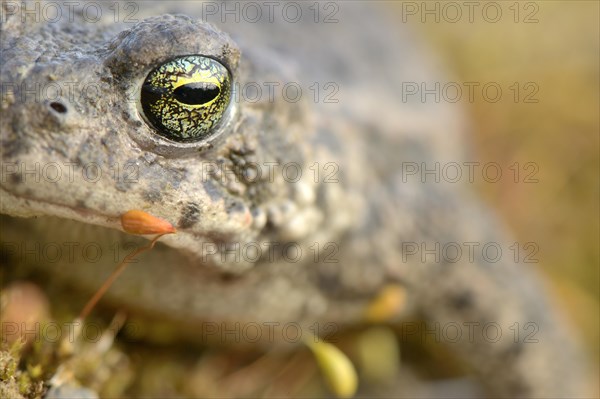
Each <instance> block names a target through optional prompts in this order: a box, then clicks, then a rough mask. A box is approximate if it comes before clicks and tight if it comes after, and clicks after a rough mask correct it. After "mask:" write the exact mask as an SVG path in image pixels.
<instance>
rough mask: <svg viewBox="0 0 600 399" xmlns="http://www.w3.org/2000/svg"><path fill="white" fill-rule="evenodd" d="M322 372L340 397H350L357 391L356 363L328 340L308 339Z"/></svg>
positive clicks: (307, 342)
mask: <svg viewBox="0 0 600 399" xmlns="http://www.w3.org/2000/svg"><path fill="white" fill-rule="evenodd" d="M305 342H306V345H308V347H309V348H310V349H311V350H312V352H313V354H314V355H315V358H316V359H317V364H318V365H319V367H320V368H321V372H322V373H323V376H324V377H325V380H326V381H327V384H328V385H329V387H330V388H331V390H332V392H333V393H334V394H335V395H336V396H337V397H338V398H350V397H352V396H354V394H355V393H356V388H357V387H358V377H357V375H356V370H355V369H354V365H353V364H352V362H351V361H350V359H348V357H347V356H346V355H345V354H344V353H343V352H342V351H340V350H339V349H338V348H336V347H335V346H333V345H332V344H329V343H327V342H321V341H311V340H306V341H305Z"/></svg>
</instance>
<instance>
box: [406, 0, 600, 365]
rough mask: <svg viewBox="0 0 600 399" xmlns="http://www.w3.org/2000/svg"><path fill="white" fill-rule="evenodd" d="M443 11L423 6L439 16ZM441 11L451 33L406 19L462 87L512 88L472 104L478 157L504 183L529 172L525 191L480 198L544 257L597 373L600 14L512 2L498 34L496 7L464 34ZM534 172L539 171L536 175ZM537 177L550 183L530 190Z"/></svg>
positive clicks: (502, 187) (450, 14)
mask: <svg viewBox="0 0 600 399" xmlns="http://www.w3.org/2000/svg"><path fill="white" fill-rule="evenodd" d="M434 3H438V2H429V3H420V2H419V3H415V4H418V5H419V6H420V7H423V4H427V6H428V7H429V8H430V9H435V4H434ZM439 3H440V5H439V7H440V11H439V13H438V14H439V16H440V18H439V22H437V21H435V15H434V14H431V15H426V14H423V10H422V9H420V10H416V14H415V15H411V14H412V13H413V12H415V10H412V9H408V10H407V8H406V7H407V5H406V4H404V9H403V8H402V5H401V3H400V2H399V3H398V4H397V5H396V11H397V12H398V13H399V20H402V19H401V18H404V21H406V23H407V24H409V25H411V26H413V28H415V29H418V30H419V31H421V32H423V33H424V34H425V36H426V37H427V39H428V40H429V41H430V43H431V44H432V45H433V46H434V50H435V52H436V53H438V54H439V55H440V57H442V59H443V61H444V62H446V63H447V64H448V66H449V68H450V70H451V71H452V72H453V73H454V74H455V77H456V79H457V81H458V82H481V83H482V84H483V83H485V82H497V83H498V84H499V85H500V87H502V88H503V96H502V98H501V99H500V100H499V101H498V102H495V103H492V102H490V101H486V100H485V99H484V98H483V97H482V96H481V95H477V93H478V92H477V91H475V93H476V95H475V96H474V97H473V101H472V102H470V101H467V100H466V99H465V100H464V101H463V102H464V103H465V105H466V107H467V109H468V111H469V113H470V118H471V120H472V122H473V130H472V132H471V134H472V140H473V144H474V152H475V155H474V157H475V160H477V161H479V162H482V163H485V162H497V163H499V164H500V165H502V168H503V171H504V172H506V168H507V167H509V166H510V165H514V164H515V162H518V163H519V168H520V171H521V176H520V179H519V182H518V183H515V182H514V180H513V179H512V177H513V176H511V178H507V179H504V178H503V179H501V180H500V181H499V182H498V183H486V182H485V181H484V180H483V179H476V186H477V189H478V190H479V192H480V193H481V195H482V196H483V197H484V198H485V199H486V200H487V202H488V203H490V204H491V205H492V206H493V207H495V208H496V209H497V210H498V211H499V212H500V213H501V214H502V216H503V219H504V220H505V221H506V222H507V223H508V224H509V226H510V228H511V229H512V231H513V233H514V235H515V237H516V240H517V241H519V242H522V243H525V242H535V243H537V245H539V252H537V254H536V255H535V257H536V258H537V259H538V260H539V263H537V264H531V266H532V267H537V268H539V269H541V270H542V271H543V272H544V273H545V274H546V275H547V276H548V277H549V280H550V281H551V286H552V287H553V288H554V289H555V291H556V295H557V296H558V298H559V299H560V301H561V302H562V303H563V304H564V306H565V309H566V311H567V313H568V315H569V317H570V318H571V321H572V323H574V325H575V326H576V327H577V328H578V329H579V330H580V331H581V334H582V337H583V339H584V340H585V342H586V343H587V346H588V348H589V351H590V352H591V353H592V354H593V359H594V360H595V361H596V362H597V361H598V358H599V350H600V346H599V345H600V337H599V321H598V320H599V314H600V311H599V310H600V309H599V300H598V298H599V294H600V292H599V264H600V261H599V259H598V254H599V247H598V246H599V244H598V243H599V241H600V238H599V220H600V215H599V203H600V202H599V190H598V187H599V173H598V172H599V170H600V166H599V147H600V143H599V132H600V127H599V109H600V107H599V100H598V93H599V85H600V82H599V65H598V63H599V59H600V56H599V48H600V47H599V43H598V41H599V37H600V34H599V3H598V2H596V1H538V2H519V3H517V2H514V3H513V2H510V4H509V2H500V3H502V7H501V10H502V12H503V15H502V18H499V20H498V21H497V22H490V21H493V20H494V19H495V15H494V12H493V11H494V8H493V7H490V8H489V10H488V15H487V18H488V20H487V21H486V19H485V18H484V17H483V13H482V10H483V9H484V8H485V4H486V2H482V3H480V8H479V9H475V10H474V12H473V18H472V20H473V22H470V21H469V15H468V13H467V11H468V10H467V8H465V7H463V8H462V12H463V15H462V18H461V19H460V20H458V21H457V22H452V21H453V20H454V19H456V18H455V15H456V14H455V12H454V10H453V9H452V8H450V7H449V8H446V10H445V11H444V2H439ZM492 3H494V2H492ZM457 4H461V3H460V2H458V3H457ZM407 11H408V13H407ZM423 18H424V19H425V22H423ZM515 82H516V83H518V86H517V87H515V86H513V88H512V89H509V87H510V86H511V85H513V84H514V83H515ZM527 83H532V84H530V85H529V86H525V85H526V84H527ZM507 89H508V90H507ZM517 90H520V92H519V93H518V97H515V93H517ZM479 94H481V93H480V92H479ZM528 96H529V97H528ZM536 100H537V101H536ZM528 162H533V163H535V165H536V166H528V169H527V170H525V169H524V165H525V164H526V163H528ZM529 174H531V177H533V178H534V179H537V180H538V181H537V182H531V183H526V182H524V180H525V178H526V176H527V175H529Z"/></svg>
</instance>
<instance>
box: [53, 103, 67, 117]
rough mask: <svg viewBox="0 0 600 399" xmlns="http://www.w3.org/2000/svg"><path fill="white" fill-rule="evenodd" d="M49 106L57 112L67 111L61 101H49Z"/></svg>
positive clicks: (63, 112)
mask: <svg viewBox="0 0 600 399" xmlns="http://www.w3.org/2000/svg"><path fill="white" fill-rule="evenodd" d="M50 108H52V109H53V110H55V111H56V112H58V113H59V114H66V113H67V107H65V105H64V104H63V103H60V102H57V101H54V102H51V103H50Z"/></svg>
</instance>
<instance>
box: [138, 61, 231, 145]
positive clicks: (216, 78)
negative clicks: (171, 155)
mask: <svg viewBox="0 0 600 399" xmlns="http://www.w3.org/2000/svg"><path fill="white" fill-rule="evenodd" d="M230 97H231V75H230V73H229V70H228V69H227V68H226V67H225V66H224V65H222V64H221V63H219V62H218V61H216V60H214V59H212V58H208V57H204V56H201V55H188V56H184V57H179V58H175V59H173V60H170V61H168V62H165V63H164V64H162V65H160V66H158V67H157V68H156V69H154V70H152V71H151V72H150V73H149V74H148V77H147V78H146V80H145V81H144V84H143V86H142V90H141V96H140V105H141V107H142V111H143V114H144V116H145V118H146V121H147V122H148V123H149V124H150V125H151V126H152V127H154V129H155V130H156V132H157V133H158V134H159V135H161V136H162V137H164V138H167V139H169V140H173V141H176V142H180V143H189V142H195V141H200V140H203V139H206V138H208V137H209V136H210V135H211V132H212V131H213V130H214V129H215V127H216V126H217V125H218V124H219V122H220V121H221V119H222V118H223V115H224V114H225V110H226V109H227V106H228V105H229V100H230Z"/></svg>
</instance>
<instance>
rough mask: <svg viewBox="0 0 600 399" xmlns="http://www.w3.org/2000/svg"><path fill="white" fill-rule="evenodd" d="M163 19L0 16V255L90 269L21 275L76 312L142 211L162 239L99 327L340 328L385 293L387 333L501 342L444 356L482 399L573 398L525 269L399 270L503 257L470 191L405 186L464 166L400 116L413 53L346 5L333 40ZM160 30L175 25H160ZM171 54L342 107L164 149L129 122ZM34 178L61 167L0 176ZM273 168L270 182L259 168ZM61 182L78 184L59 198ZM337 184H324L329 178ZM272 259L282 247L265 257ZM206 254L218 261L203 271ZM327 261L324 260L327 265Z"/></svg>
mask: <svg viewBox="0 0 600 399" xmlns="http://www.w3.org/2000/svg"><path fill="white" fill-rule="evenodd" d="M165 7H168V8H170V9H168V10H152V9H151V7H150V4H142V6H141V8H140V10H141V11H140V13H139V14H137V15H136V17H140V19H142V18H141V17H146V15H142V14H147V16H148V18H147V19H143V20H141V21H140V22H138V23H115V22H114V21H112V20H111V18H105V19H103V20H102V21H100V22H98V23H88V22H86V21H84V19H83V18H82V16H81V15H80V14H78V13H76V14H75V20H74V21H73V22H69V21H67V20H66V18H63V19H65V20H64V21H63V20H61V21H59V22H51V23H47V22H39V23H31V22H29V23H25V24H23V23H21V21H20V19H19V16H17V17H12V16H11V15H10V14H6V16H7V20H6V21H3V22H2V38H1V39H2V42H1V48H2V66H1V68H2V69H1V80H2V85H3V101H2V118H1V124H0V127H1V145H2V150H1V151H2V163H3V175H2V181H1V182H0V188H1V195H2V201H1V203H2V207H1V211H2V213H3V214H4V215H8V216H11V217H6V216H4V217H3V219H2V222H3V226H2V239H3V242H4V244H3V245H4V246H5V248H6V243H12V244H14V243H23V242H25V241H27V242H29V243H31V242H42V243H43V242H75V243H77V244H76V245H80V247H81V246H84V245H85V244H88V243H90V242H97V243H100V244H101V246H102V248H104V249H105V251H104V252H103V256H102V257H101V259H100V260H98V261H96V262H94V263H93V264H91V265H84V264H85V263H86V260H85V259H83V258H82V257H81V251H75V258H74V259H66V258H68V257H66V256H65V257H62V258H61V261H59V262H56V263H48V262H47V263H43V262H40V261H34V262H31V261H30V262H27V261H22V260H21V262H22V263H29V264H31V263H33V264H34V266H35V267H39V268H41V269H42V270H45V271H46V272H47V273H48V275H49V276H50V277H51V279H53V280H61V281H68V282H71V283H74V284H75V285H76V286H78V287H80V288H81V290H82V291H87V292H90V293H91V292H93V291H94V290H95V289H96V288H97V287H98V285H99V284H100V283H101V281H103V279H104V278H105V277H106V276H107V274H108V273H109V271H110V270H111V268H112V267H114V259H113V258H114V251H110V250H108V248H113V247H111V245H112V244H114V243H115V242H116V243H118V244H119V245H125V243H127V242H130V241H132V238H131V236H129V235H126V234H124V233H122V232H121V230H122V229H121V226H120V223H119V217H120V215H121V214H123V213H124V212H126V211H128V210H130V209H141V210H144V211H146V212H149V213H151V214H152V215H155V216H157V217H161V218H163V219H165V220H168V221H170V222H171V223H173V224H174V225H175V226H176V228H177V229H178V232H177V234H175V235H172V236H166V237H164V238H163V239H161V242H162V243H163V244H164V245H159V246H158V247H157V248H156V249H155V250H154V251H153V252H151V253H149V254H148V255H146V256H144V257H142V258H141V261H140V263H138V264H135V265H132V266H130V268H129V269H128V270H127V272H126V273H124V274H123V276H122V277H121V278H120V279H119V281H118V282H117V283H116V284H115V285H114V286H113V287H112V288H111V289H110V291H109V293H108V294H107V298H106V301H107V303H110V304H112V305H113V306H118V307H120V308H123V307H124V308H127V309H129V310H130V311H132V312H138V313H140V314H146V315H149V316H153V317H155V318H159V319H161V320H166V321H169V322H170V323H173V324H174V325H180V326H182V328H184V326H193V325H196V326H197V325H198V324H194V323H201V322H202V321H203V320H213V321H229V322H235V321H241V322H253V321H258V322H285V321H295V322H299V323H302V324H303V325H305V326H308V325H311V324H312V323H314V322H321V323H324V322H335V323H338V325H340V326H344V325H353V324H360V323H362V322H364V311H365V308H366V306H368V304H369V303H370V302H371V301H372V300H373V299H374V298H375V297H376V296H377V294H378V292H380V291H381V290H382V288H383V287H384V286H386V285H387V284H391V283H398V284H401V285H402V286H404V287H406V290H407V293H408V301H407V304H406V306H405V309H404V311H403V312H402V314H399V315H398V316H397V318H398V319H402V318H403V317H406V316H407V315H411V314H419V315H421V316H423V317H425V319H426V320H428V321H430V322H432V323H440V325H442V326H443V325H445V323H451V322H454V323H458V324H459V325H461V326H463V325H464V324H463V323H469V322H475V323H480V324H479V326H482V325H485V324H486V323H488V322H496V323H498V324H499V325H500V326H501V328H502V331H503V333H504V334H503V336H502V338H501V339H500V340H499V341H498V342H494V343H492V342H491V341H490V340H483V339H481V336H482V335H481V329H480V328H479V327H477V328H475V330H474V332H475V333H474V336H475V339H474V340H471V342H469V339H468V334H467V331H468V329H467V328H466V327H465V329H463V332H464V334H463V340H462V341H461V342H459V343H451V344H448V346H449V347H450V348H451V349H452V350H453V351H456V353H457V356H459V357H460V358H461V359H462V360H464V362H465V363H466V364H468V365H469V366H470V367H472V369H473V370H475V374H476V375H477V377H478V379H479V380H480V381H481V383H482V384H483V385H484V386H485V387H486V389H487V390H489V392H490V395H492V396H494V397H499V396H529V397H543V396H552V397H573V396H576V395H579V394H581V393H582V392H583V391H582V389H583V386H582V379H583V367H582V361H581V359H579V358H578V356H577V350H576V345H575V344H574V339H573V337H572V336H571V335H569V334H568V333H566V332H565V327H564V326H563V324H564V321H563V320H562V319H560V317H559V316H558V315H557V312H556V311H555V310H554V308H553V306H552V305H551V304H550V303H549V302H548V300H547V296H546V294H545V291H544V288H543V287H542V286H541V284H540V282H539V281H538V276H537V275H536V274H535V273H534V272H533V271H532V270H531V268H530V266H529V265H527V264H516V263H513V262H512V261H511V259H512V254H511V256H503V257H502V259H501V261H500V262H497V263H489V262H486V261H485V260H484V259H483V258H482V256H481V252H480V251H476V252H475V259H474V261H473V262H470V261H467V259H466V258H465V257H463V258H461V261H460V262H457V263H449V262H444V261H443V260H442V261H438V262H435V261H433V259H432V257H428V258H427V259H426V260H427V261H428V262H422V261H421V259H420V257H419V256H412V257H407V258H406V259H405V258H403V256H402V243H403V242H417V243H421V242H427V243H428V247H429V248H431V247H432V246H433V245H434V243H435V242H439V243H440V244H441V245H442V246H443V245H444V244H445V243H448V242H456V243H459V244H460V243H465V242H478V243H482V244H483V243H486V242H497V243H499V244H500V245H501V247H502V248H505V249H506V248H508V246H510V245H511V243H510V241H509V239H508V238H507V236H506V235H505V234H504V232H503V229H502V226H501V225H500V224H499V223H498V222H497V221H496V220H495V218H494V216H493V215H492V213H491V212H490V211H489V210H487V209H486V208H485V207H484V206H483V205H482V204H481V203H479V202H478V201H477V200H476V199H474V198H472V197H471V195H470V194H469V192H468V191H469V190H468V187H464V186H463V185H449V184H443V183H440V184H435V183H434V184H431V183H426V184H423V183H420V182H418V181H417V180H416V179H411V180H409V183H405V182H403V181H402V162H428V165H431V164H432V163H433V162H436V161H438V162H445V161H456V162H460V161H462V160H463V159H464V155H463V151H464V149H465V148H466V145H465V142H464V141H463V138H462V137H461V134H462V131H463V130H464V129H465V126H466V124H465V123H464V121H463V118H462V115H461V113H460V110H459V109H458V108H456V107H454V106H453V105H451V104H444V103H427V104H423V103H421V102H420V99H418V98H417V99H412V98H411V100H410V101H402V97H401V83H402V82H403V81H407V82H423V81H427V82H435V81H439V80H440V79H439V78H438V76H440V75H439V74H438V73H437V72H436V71H435V70H434V68H432V67H430V65H432V64H433V63H432V61H431V59H429V58H428V57H427V56H425V55H424V54H423V51H422V50H421V49H420V48H421V47H420V46H421V45H420V44H419V42H418V40H417V39H416V38H414V37H412V36H411V35H410V34H409V33H408V32H406V31H404V30H400V29H397V28H394V27H393V24H391V23H390V21H387V20H386V19H385V18H384V17H382V16H381V15H379V13H377V12H375V11H374V10H372V9H370V8H364V9H363V8H361V7H362V6H360V5H358V4H354V5H353V6H351V5H348V4H343V5H341V13H340V16H339V18H340V22H339V23H338V24H329V25H328V24H314V23H312V22H311V21H308V22H306V21H303V22H300V23H299V24H290V23H286V22H284V21H282V22H279V23H277V22H276V23H265V24H248V23H243V22H242V23H239V24H235V23H234V24H229V25H227V24H225V25H224V26H222V27H220V28H216V27H214V26H212V25H210V24H207V23H204V22H202V21H201V20H200V19H195V18H192V17H190V16H188V15H193V13H194V12H198V10H199V9H200V8H199V7H197V6H194V5H193V4H191V3H190V2H183V3H182V4H180V5H167V6H165ZM184 8H185V9H184ZM355 8H357V9H355ZM5 11H6V10H5ZM11 11H12V10H11ZM175 11H182V12H184V13H186V14H188V15H183V14H162V13H163V12H175ZM305 11H306V9H305ZM17 15H18V13H17ZM360 21H373V23H369V24H361V23H360ZM357 26H361V28H360V29H358V28H356V27H357ZM225 31H227V32H230V33H231V35H232V36H233V37H235V39H236V40H235V41H234V40H232V39H231V38H230V37H229V36H228V35H227V34H226V33H224V32H225ZM240 49H241V50H240ZM188 54H201V55H204V56H210V57H213V58H215V59H217V60H219V61H221V62H222V63H223V64H224V65H226V66H227V67H228V68H229V69H230V71H231V72H232V73H233V76H234V80H235V81H236V82H237V83H238V84H239V85H240V86H241V87H244V84H247V83H248V82H258V83H259V84H260V85H261V86H262V84H263V83H264V82H280V83H281V85H280V86H279V87H282V86H283V84H285V83H286V82H300V83H301V85H302V86H303V88H304V89H305V90H306V87H308V86H309V85H310V84H311V83H312V82H315V81H316V82H320V83H321V84H322V83H324V82H328V81H332V82H335V83H337V84H338V86H339V88H340V91H339V94H338V95H337V98H338V99H339V103H338V104H324V103H322V102H318V103H315V102H314V101H312V94H313V93H312V92H307V91H305V92H304V94H305V95H304V96H303V97H302V99H301V100H300V101H298V102H291V101H286V100H285V99H284V98H283V97H282V95H281V90H275V96H274V99H272V101H271V99H269V98H268V96H267V95H266V93H265V91H263V96H262V97H261V99H260V100H259V101H257V102H249V101H244V100H243V99H242V100H239V101H235V100H234V101H233V102H232V104H231V105H230V108H229V110H228V113H227V115H226V116H225V117H224V119H223V123H222V124H221V126H220V127H219V128H218V130H217V131H215V133H214V135H213V136H212V137H211V138H210V139H208V140H207V141H205V142H202V143H199V144H198V143H196V144H194V143H186V144H185V145H182V144H175V143H170V142H168V141H166V140H164V139H162V138H160V137H159V136H158V135H156V134H155V132H154V131H153V130H152V128H151V127H150V126H148V125H147V124H146V123H145V121H144V119H143V118H142V117H141V115H140V112H139V104H138V99H137V98H136V95H137V93H139V86H140V84H141V82H143V80H144V79H145V77H146V76H147V74H148V72H149V71H150V70H151V69H153V68H155V67H156V66H157V65H159V64H160V63H162V62H164V61H166V60H169V59H172V58H173V57H176V56H179V55H188ZM69 82H75V83H69ZM12 84H14V86H12ZM34 84H39V85H41V86H39V87H48V86H49V85H51V84H58V85H60V87H62V88H63V95H62V97H60V98H58V99H55V100H53V101H54V102H57V103H60V104H62V105H63V106H64V108H65V110H66V111H65V112H59V111H57V110H56V109H55V108H56V105H55V106H54V107H55V108H53V107H52V106H51V102H52V101H51V100H48V99H47V98H46V97H44V96H43V95H40V98H38V99H36V98H32V93H31V92H29V93H26V92H24V91H23V87H24V86H23V85H27V87H28V88H31V87H32V85H34ZM69 85H71V86H69ZM9 87H11V88H12V87H14V90H12V89H11V90H12V92H11V90H8V92H7V91H6V89H4V88H9ZM68 87H73V95H72V96H69V95H68V93H66V90H65V88H68ZM89 87H94V89H89ZM262 87H264V86H262ZM37 92H38V93H40V90H37ZM58 108H60V107H58ZM51 162H55V163H56V164H57V165H63V175H62V178H59V179H57V181H50V179H47V178H46V179H44V178H41V179H39V180H37V181H36V180H35V179H32V178H30V177H31V175H29V176H27V175H25V174H24V173H22V170H23V169H21V172H19V171H17V172H14V173H13V170H12V169H6V168H12V167H13V166H9V165H14V164H17V165H19V166H21V168H23V167H24V166H25V165H29V168H33V166H32V165H34V164H35V163H38V164H39V165H40V171H41V168H43V167H44V166H45V165H47V164H48V163H51ZM273 162H274V163H277V165H278V166H276V167H274V168H273V169H269V166H267V165H272V164H270V163H273ZM315 162H316V163H318V165H320V168H321V173H320V175H319V178H318V179H315V178H314V168H311V166H312V165H314V164H315ZM92 163H93V164H95V165H97V166H98V167H99V169H100V170H101V172H102V174H101V177H100V179H99V180H98V181H93V182H92V181H86V180H85V179H83V178H82V169H83V168H84V167H86V165H90V164H92ZM292 163H294V165H299V166H300V169H301V171H302V178H301V179H300V180H299V181H297V182H295V181H294V182H292V181H291V179H288V180H287V181H286V179H284V178H283V172H282V165H286V164H292ZM249 164H258V165H261V166H262V169H261V170H262V172H263V173H262V174H263V177H265V178H263V179H262V180H256V181H254V180H253V181H248V179H247V178H246V177H247V176H248V173H251V172H252V171H253V170H252V169H249V166H248V165H249ZM69 165H72V166H69ZM117 165H118V168H119V169H118V170H119V171H118V173H116V175H117V176H115V166H117ZM215 165H216V166H215ZM327 165H329V166H327ZM93 167H94V168H95V166H93ZM69 168H71V170H72V171H73V170H74V173H73V176H74V177H73V179H71V178H67V177H66V174H67V173H68V171H69ZM269 171H270V172H272V173H271V174H272V177H273V178H272V179H271V178H270V175H269V173H267V172H269ZM332 171H333V175H332V176H330V177H333V178H335V179H337V182H335V181H333V182H332V181H331V180H329V179H328V176H329V175H328V173H332ZM91 172H94V171H91ZM288 172H290V173H292V172H293V170H288ZM291 176H293V174H291ZM249 243H256V244H258V245H260V246H261V247H262V248H263V249H264V251H263V255H264V256H263V258H262V259H260V260H259V261H256V262H252V261H248V260H244V256H243V255H244V254H247V253H246V252H244V251H243V250H242V251H241V252H240V250H239V249H238V250H237V253H238V254H241V256H240V258H239V259H231V258H229V259H222V257H221V251H223V250H224V248H227V247H228V246H229V248H230V249H231V248H233V252H234V253H236V250H235V247H232V246H235V245H236V244H238V245H239V246H240V247H241V248H246V249H247V248H249V247H248V244H249ZM269 243H271V244H272V243H278V244H279V246H277V247H276V248H274V249H273V251H272V252H271V251H268V250H266V248H268V247H269ZM286 243H297V244H296V245H297V246H299V247H300V248H301V249H302V251H303V257H302V258H301V259H300V260H298V261H297V262H289V261H286V259H285V258H283V257H282V256H281V253H280V252H281V251H280V249H281V248H282V247H284V244H286ZM315 243H318V244H319V248H320V249H321V250H322V252H321V253H320V255H319V257H318V258H319V259H318V260H319V262H315V261H314V248H315V247H314V244H315ZM332 243H333V244H334V245H335V246H334V247H331V246H329V247H328V246H327V244H332ZM213 245H217V246H218V248H219V252H218V253H217V254H212V255H211V254H208V253H207V252H214V251H212V249H213V248H215V247H214V246H213ZM209 246H210V249H211V251H207V248H209ZM331 248H335V249H336V250H335V251H334V253H333V254H332V253H331V252H329V253H327V251H323V250H324V249H325V250H327V249H329V250H330V251H331ZM126 252H127V251H126V250H125V249H122V250H121V255H123V254H124V253H126ZM273 254H274V257H273V258H271V259H269V256H270V255H273ZM121 257H122V256H121ZM247 257H248V256H246V258H247ZM324 259H336V260H338V261H339V262H337V263H327V262H325V261H324ZM13 261H14V262H17V263H18V262H19V260H18V258H17V259H13ZM23 267H24V266H23ZM529 322H532V323H535V325H536V326H537V328H538V331H537V334H536V336H535V338H536V339H537V340H538V341H539V342H537V343H524V342H523V338H521V339H520V342H518V343H515V342H514V336H513V335H512V331H511V330H509V327H510V326H512V325H514V323H518V325H519V326H520V328H523V326H524V325H525V324H526V323H529ZM196 328H197V327H196ZM522 332H523V331H522Z"/></svg>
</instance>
